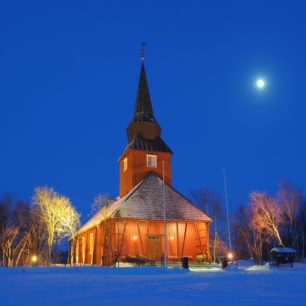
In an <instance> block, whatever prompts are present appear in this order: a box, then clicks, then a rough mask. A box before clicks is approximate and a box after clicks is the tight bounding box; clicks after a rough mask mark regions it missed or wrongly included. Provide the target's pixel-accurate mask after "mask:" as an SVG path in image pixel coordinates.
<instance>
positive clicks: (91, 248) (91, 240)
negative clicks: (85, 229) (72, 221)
mask: <svg viewBox="0 0 306 306" xmlns="http://www.w3.org/2000/svg"><path fill="white" fill-rule="evenodd" d="M89 255H90V263H91V264H93V255H94V234H93V233H90V235H89Z"/></svg>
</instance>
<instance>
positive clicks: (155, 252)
mask: <svg viewBox="0 0 306 306" xmlns="http://www.w3.org/2000/svg"><path fill="white" fill-rule="evenodd" d="M147 237H148V257H149V258H150V259H152V260H158V261H159V260H160V258H161V256H162V238H161V236H160V235H148V236H147Z"/></svg>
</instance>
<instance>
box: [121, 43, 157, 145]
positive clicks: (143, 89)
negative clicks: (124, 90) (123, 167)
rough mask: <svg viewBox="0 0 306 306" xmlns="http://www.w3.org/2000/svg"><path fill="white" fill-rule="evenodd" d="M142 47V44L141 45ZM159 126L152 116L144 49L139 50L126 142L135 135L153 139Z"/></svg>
mask: <svg viewBox="0 0 306 306" xmlns="http://www.w3.org/2000/svg"><path fill="white" fill-rule="evenodd" d="M142 47H143V45H142ZM160 131H161V129H160V126H159V125H158V123H157V121H156V120H155V118H154V114H153V107H152V103H151V98H150V92H149V87H148V82H147V76H146V71H145V67H144V50H143V49H142V51H141V68H140V76H139V82H138V90H137V96H136V103H135V110H134V116H133V119H132V121H131V122H130V124H129V126H128V128H127V136H128V142H129V143H130V141H131V140H132V139H133V138H134V137H135V136H137V135H140V136H142V137H143V138H144V139H148V140H153V139H156V138H157V137H159V136H160Z"/></svg>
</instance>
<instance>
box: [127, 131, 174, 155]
mask: <svg viewBox="0 0 306 306" xmlns="http://www.w3.org/2000/svg"><path fill="white" fill-rule="evenodd" d="M129 149H133V150H144V151H158V152H170V153H172V151H171V149H170V148H169V147H168V146H167V145H166V143H165V142H164V141H163V140H162V139H161V137H157V138H155V139H145V138H143V137H142V136H141V135H139V134H137V135H136V136H135V137H134V138H133V139H132V141H130V143H129V144H128V145H127V146H126V148H125V149H124V152H126V151H127V150H129ZM123 154H124V153H123Z"/></svg>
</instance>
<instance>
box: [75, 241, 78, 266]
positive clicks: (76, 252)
mask: <svg viewBox="0 0 306 306" xmlns="http://www.w3.org/2000/svg"><path fill="white" fill-rule="evenodd" d="M75 262H76V263H79V239H78V240H77V242H76V247H75Z"/></svg>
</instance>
